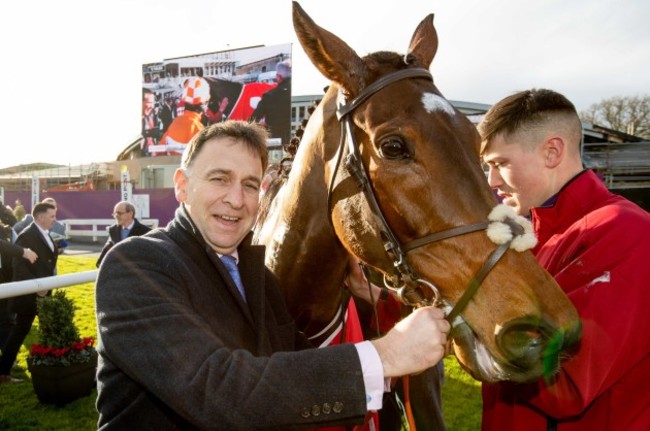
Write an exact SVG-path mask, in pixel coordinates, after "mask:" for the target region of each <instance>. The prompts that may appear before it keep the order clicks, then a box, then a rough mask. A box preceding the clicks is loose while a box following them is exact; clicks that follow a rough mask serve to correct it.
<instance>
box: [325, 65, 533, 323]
mask: <svg viewBox="0 0 650 431" xmlns="http://www.w3.org/2000/svg"><path fill="white" fill-rule="evenodd" d="M410 78H413V79H417V78H423V79H428V80H430V81H433V77H432V76H431V73H429V71H428V70H426V69H421V68H416V69H404V70H400V71H397V72H393V73H391V74H388V75H386V76H383V77H381V78H380V79H378V80H377V81H375V82H373V83H372V84H370V85H369V86H367V87H366V88H364V89H363V90H362V91H361V92H360V93H359V95H358V96H357V97H356V98H354V99H353V100H352V101H350V102H348V103H346V104H345V105H340V106H339V107H338V109H337V117H338V119H339V122H340V123H341V138H340V142H339V148H338V156H337V160H336V165H335V168H334V172H333V174H332V177H331V180H330V186H329V191H328V209H329V214H330V220H331V215H332V210H333V207H332V192H333V190H334V186H335V181H336V177H337V172H338V169H339V167H340V165H341V162H342V158H343V153H344V150H345V142H346V140H347V143H348V145H347V147H348V154H347V157H346V160H345V168H346V169H347V170H348V172H349V173H350V175H351V176H352V177H354V178H355V179H356V181H357V183H358V184H359V187H360V188H361V190H362V191H363V194H364V196H365V198H366V201H367V203H368V205H369V206H370V210H371V212H372V214H373V215H374V216H375V218H376V220H377V222H378V224H379V229H380V235H381V238H382V241H383V242H384V249H385V250H386V253H387V254H388V256H389V257H390V258H391V259H392V261H393V266H394V267H395V270H396V272H397V273H396V274H395V275H394V276H393V280H389V279H388V278H386V277H385V278H384V284H385V285H386V287H388V288H389V289H391V290H393V291H395V292H396V293H397V295H398V297H399V299H400V300H401V301H402V302H403V303H404V304H406V305H408V306H424V305H440V304H442V302H443V299H442V297H441V295H440V292H439V291H438V288H437V287H436V286H435V285H433V283H431V282H429V281H428V280H425V279H422V278H418V277H417V276H416V274H415V272H414V271H413V269H412V268H411V266H410V265H409V264H408V262H407V261H406V253H408V252H409V251H411V250H414V249H416V248H419V247H422V246H424V245H427V244H430V243H433V242H436V241H442V240H445V239H448V238H452V237H455V236H459V235H465V234H468V233H472V232H478V231H483V230H485V229H487V227H488V225H489V223H490V222H489V221H484V222H480V223H475V224H470V225H465V226H459V227H454V228H451V229H447V230H444V231H442V232H437V233H433V234H430V235H426V236H424V237H422V238H418V239H415V240H413V241H411V242H408V243H406V244H401V243H400V241H399V240H398V239H397V237H396V236H395V234H394V233H393V231H392V230H391V228H390V226H389V225H388V222H387V221H386V218H385V217H384V215H383V213H382V211H381V208H380V206H379V202H378V201H377V198H376V196H375V193H374V191H373V189H372V185H371V182H370V178H369V176H368V172H367V171H366V167H365V165H364V164H363V161H362V159H361V153H360V150H359V145H358V143H357V142H356V140H355V139H354V134H353V133H352V118H351V115H350V114H351V113H352V112H353V111H354V110H355V109H356V108H357V107H359V105H361V104H362V103H363V102H365V101H366V100H367V99H368V98H370V97H371V96H372V95H373V94H375V93H376V92H378V91H379V90H381V89H383V88H385V87H386V86H388V85H390V84H392V83H394V82H397V81H400V80H403V79H410ZM346 138H347V139H346ZM503 222H504V223H506V224H507V225H508V226H510V228H511V229H512V231H513V233H514V234H515V236H516V235H520V234H522V233H523V228H522V227H521V226H520V225H519V224H517V223H516V222H515V221H513V220H511V219H506V220H504V221H503ZM510 242H511V241H507V242H505V243H503V244H501V245H500V246H499V247H497V248H496V250H494V251H493V252H492V254H491V255H490V256H489V257H488V259H487V261H486V262H485V263H484V264H483V266H482V267H481V269H480V270H479V271H478V272H477V273H476V275H475V276H474V277H473V278H472V279H471V280H470V282H469V285H468V287H467V289H466V290H465V292H464V293H463V295H462V296H461V298H460V299H459V300H458V301H457V302H456V305H455V306H454V307H453V308H452V310H451V311H450V312H449V314H448V315H447V320H449V322H451V323H452V324H453V323H454V320H455V319H456V317H458V315H459V314H460V313H461V312H462V311H463V309H464V308H465V307H466V306H467V304H468V303H469V301H470V300H471V298H472V297H473V296H474V294H475V293H476V291H477V290H478V288H479V286H480V284H481V283H482V282H483V280H484V279H485V277H486V276H487V275H488V273H489V272H490V270H491V269H492V268H494V266H495V265H496V264H497V262H498V261H499V259H501V257H502V256H503V255H504V254H505V252H506V251H507V250H508V248H509V247H510ZM422 286H426V287H428V288H429V289H430V290H431V292H432V293H433V298H432V299H426V297H425V296H424V295H423V294H422V292H421V287H422Z"/></svg>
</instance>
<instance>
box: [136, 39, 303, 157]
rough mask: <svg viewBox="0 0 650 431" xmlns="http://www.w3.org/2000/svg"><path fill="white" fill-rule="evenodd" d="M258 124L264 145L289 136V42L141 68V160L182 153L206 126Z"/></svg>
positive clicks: (276, 143) (278, 145) (285, 140)
mask: <svg viewBox="0 0 650 431" xmlns="http://www.w3.org/2000/svg"><path fill="white" fill-rule="evenodd" d="M228 119H233V120H245V121H255V122H259V123H260V124H263V125H264V126H265V127H266V128H267V129H268V130H269V134H270V136H271V139H270V140H269V146H270V147H274V148H281V146H282V145H283V144H285V143H288V141H289V138H290V133H291V44H282V45H273V46H254V47H247V48H241V49H233V50H226V51H218V52H212V53H208V54H200V55H191V56H187V57H179V58H170V59H166V60H163V61H161V62H159V63H149V64H144V65H143V66H142V140H141V144H140V149H139V152H140V154H139V156H141V157H155V156H161V155H179V154H182V152H183V150H184V148H185V146H186V145H187V144H188V143H189V141H190V139H191V138H192V137H193V136H194V135H195V134H196V133H197V132H199V131H200V130H202V129H203V128H205V127H206V126H208V125H210V124H213V123H216V122H220V121H225V120H228Z"/></svg>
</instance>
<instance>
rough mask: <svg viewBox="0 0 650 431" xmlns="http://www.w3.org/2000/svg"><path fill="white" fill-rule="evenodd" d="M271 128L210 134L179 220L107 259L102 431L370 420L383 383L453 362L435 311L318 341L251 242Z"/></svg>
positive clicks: (194, 152)
mask: <svg viewBox="0 0 650 431" xmlns="http://www.w3.org/2000/svg"><path fill="white" fill-rule="evenodd" d="M267 137H268V135H267V132H266V131H265V129H264V128H263V127H261V126H260V125H258V124H255V123H247V122H243V121H232V120H229V121H225V122H221V123H216V124H213V125H211V126H209V127H207V128H206V129H204V130H202V131H201V132H199V133H198V134H197V135H196V136H195V137H194V138H193V139H192V140H191V142H190V144H189V145H188V146H187V148H186V150H185V152H184V154H183V157H182V160H181V166H180V167H179V168H178V169H177V170H176V172H175V174H174V189H175V194H176V199H177V200H178V201H179V202H180V207H179V208H178V209H177V210H176V214H175V218H174V220H172V221H171V222H170V223H169V224H168V225H167V227H166V228H164V229H159V230H157V231H154V232H151V233H149V234H147V235H145V236H140V237H136V238H132V239H130V240H129V241H124V242H121V243H119V244H117V245H116V246H115V247H113V249H112V251H111V252H110V253H109V254H107V255H106V258H105V260H104V262H103V263H102V265H101V267H100V270H99V275H98V278H97V284H96V295H95V298H96V312H97V327H98V338H99V343H98V349H97V350H98V352H99V362H98V372H97V381H98V396H97V403H96V405H97V409H98V411H99V423H98V428H99V429H100V430H110V429H127V428H128V429H219V430H253V429H256V430H262V429H277V430H284V429H307V428H315V427H323V426H330V425H342V424H348V425H350V424H355V423H363V420H364V418H365V416H366V414H367V412H368V411H369V410H376V409H378V408H381V402H382V396H383V392H384V383H385V378H390V377H396V376H402V375H405V374H411V373H415V372H419V371H422V370H424V369H427V368H429V367H431V366H433V365H435V364H436V363H438V362H439V361H440V360H441V359H442V357H443V354H444V351H445V345H446V343H447V338H446V334H447V333H448V332H449V329H450V327H449V323H448V322H447V321H446V320H445V319H444V314H443V312H442V310H440V309H438V308H435V307H422V308H419V309H417V310H415V311H414V312H413V313H412V314H410V315H409V316H408V317H406V318H405V319H404V320H402V321H400V322H399V323H398V324H397V325H396V327H395V329H394V330H392V331H389V332H388V333H387V334H386V335H385V336H384V337H381V338H378V339H376V340H372V341H364V342H360V343H357V344H341V345H338V346H331V347H324V348H321V349H314V348H311V349H310V348H308V347H310V345H309V343H308V341H307V340H306V338H305V337H304V335H303V334H301V333H300V332H298V331H297V330H296V328H295V325H294V323H293V318H292V317H291V316H290V314H289V312H288V309H287V307H286V304H285V302H284V297H283V295H282V293H281V291H280V289H279V286H278V283H279V282H281V281H278V280H276V279H275V277H274V276H273V274H272V273H271V272H270V270H269V269H268V268H266V267H265V266H264V252H265V249H264V247H263V246H254V245H251V243H250V240H251V237H252V232H251V228H252V226H253V224H254V222H255V218H256V216H257V211H258V207H259V193H260V184H261V182H262V176H263V174H264V171H265V168H266V166H267V164H268V149H267V145H266V140H267ZM356 273H360V271H359V270H356ZM348 282H349V283H361V280H354V279H353V278H351V279H348Z"/></svg>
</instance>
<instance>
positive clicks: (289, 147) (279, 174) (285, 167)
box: [255, 88, 327, 227]
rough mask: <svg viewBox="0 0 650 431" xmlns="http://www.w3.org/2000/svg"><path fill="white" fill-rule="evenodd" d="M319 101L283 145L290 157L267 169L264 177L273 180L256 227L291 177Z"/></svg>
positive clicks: (264, 218)
mask: <svg viewBox="0 0 650 431" xmlns="http://www.w3.org/2000/svg"><path fill="white" fill-rule="evenodd" d="M326 90H327V88H326ZM319 103H320V100H317V101H315V102H314V104H313V105H311V106H309V107H308V108H307V117H306V118H304V119H303V120H302V121H301V123H300V125H299V126H298V128H297V129H296V131H295V133H294V136H293V138H291V140H290V141H289V143H288V144H285V145H283V149H284V151H285V152H286V153H287V154H289V155H288V157H285V158H284V159H282V160H281V161H280V163H274V164H271V165H269V167H268V168H267V169H266V172H265V174H264V177H267V175H270V176H271V178H272V180H271V182H270V183H269V184H268V186H267V189H266V191H265V192H264V194H263V195H262V199H261V201H260V206H259V210H258V212H257V221H256V222H255V227H257V226H260V225H262V224H263V223H264V221H265V220H266V218H267V217H268V215H269V211H270V210H271V204H272V203H273V199H275V196H276V195H277V194H278V191H280V188H282V186H283V185H284V184H286V182H287V180H288V179H289V172H290V171H291V164H292V163H293V159H294V157H295V156H296V152H297V151H298V146H299V145H300V140H301V139H302V135H303V134H304V132H305V127H307V124H308V123H309V118H310V117H311V114H312V113H313V112H314V111H315V110H316V107H317V106H318V104H319Z"/></svg>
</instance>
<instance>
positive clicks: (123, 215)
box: [96, 201, 151, 268]
mask: <svg viewBox="0 0 650 431" xmlns="http://www.w3.org/2000/svg"><path fill="white" fill-rule="evenodd" d="M113 217H114V218H115V224H114V225H113V226H111V227H109V228H108V240H107V241H106V244H104V247H103V248H102V251H101V253H100V254H99V259H97V263H96V265H97V267H98V268H99V265H101V263H102V260H104V256H106V253H108V251H109V250H110V249H111V248H113V246H114V245H115V244H117V243H118V242H120V241H122V240H123V239H126V238H128V237H130V236H140V235H144V234H145V233H147V232H149V231H150V230H151V228H150V227H148V226H145V225H143V224H142V223H140V222H139V221H138V219H137V218H135V206H133V204H132V203H130V202H127V201H121V202H118V203H116V204H115V208H113Z"/></svg>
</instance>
